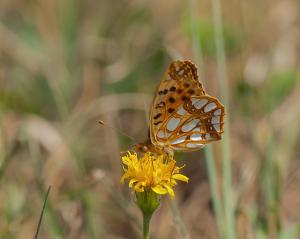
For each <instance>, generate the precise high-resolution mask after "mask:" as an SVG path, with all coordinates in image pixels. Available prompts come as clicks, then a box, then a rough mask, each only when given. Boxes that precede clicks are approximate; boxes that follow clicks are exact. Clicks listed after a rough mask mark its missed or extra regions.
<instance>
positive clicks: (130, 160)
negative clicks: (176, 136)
mask: <svg viewBox="0 0 300 239" xmlns="http://www.w3.org/2000/svg"><path fill="white" fill-rule="evenodd" d="M122 162H123V164H124V165H125V166H124V167H123V169H124V174H123V176H122V178H121V180H120V181H121V183H124V181H125V180H126V179H127V180H128V181H129V183H128V185H129V188H133V190H134V191H136V192H144V191H147V190H149V189H151V190H152V191H153V192H155V193H157V194H161V195H162V194H167V193H168V194H169V195H170V196H171V197H172V198H173V197H174V196H175V194H174V191H173V189H172V187H174V186H175V185H176V184H177V182H176V180H180V181H184V182H188V180H189V179H188V177H186V176H184V175H182V174H180V173H179V171H180V169H181V168H183V167H178V166H176V161H175V160H174V159H173V158H172V157H171V156H168V155H166V154H159V155H155V154H152V153H150V152H147V153H145V154H144V155H143V156H142V157H141V158H138V156H137V154H136V152H130V151H128V152H127V154H126V155H124V156H122Z"/></svg>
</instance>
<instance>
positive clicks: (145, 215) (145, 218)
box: [143, 213, 152, 239]
mask: <svg viewBox="0 0 300 239" xmlns="http://www.w3.org/2000/svg"><path fill="white" fill-rule="evenodd" d="M151 217H152V213H143V239H149V238H150V233H149V227H150V220H151Z"/></svg>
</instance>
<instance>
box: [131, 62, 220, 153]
mask: <svg viewBox="0 0 300 239" xmlns="http://www.w3.org/2000/svg"><path fill="white" fill-rule="evenodd" d="M224 115H225V112H224V106H223V105H222V104H221V103H220V101H219V100H218V99H216V98H215V97H212V96H210V95H208V94H206V93H205V91H204V89H203V86H202V84H201V82H200V81H199V79H198V75H197V67H196V66H195V65H194V64H193V63H192V62H191V61H179V60H178V61H174V62H172V63H171V64H170V66H169V67H168V69H167V70H166V72H165V74H164V76H163V78H162V80H161V82H160V84H159V86H158V89H157V91H156V93H155V96H154V100H153V103H152V107H151V111H150V126H149V138H148V139H147V140H146V142H144V143H140V144H137V145H136V149H137V150H138V151H139V152H146V151H150V152H153V153H162V152H167V153H169V154H173V152H174V150H176V151H194V150H198V149H200V148H203V147H204V145H205V144H207V143H209V142H212V141H216V140H220V139H221V138H222V134H223V132H224Z"/></svg>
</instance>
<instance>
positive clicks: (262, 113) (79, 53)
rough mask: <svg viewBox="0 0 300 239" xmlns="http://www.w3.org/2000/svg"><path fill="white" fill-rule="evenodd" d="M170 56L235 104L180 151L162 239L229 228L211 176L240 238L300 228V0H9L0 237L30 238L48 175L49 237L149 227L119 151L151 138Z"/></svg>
mask: <svg viewBox="0 0 300 239" xmlns="http://www.w3.org/2000/svg"><path fill="white" fill-rule="evenodd" d="M220 4H221V5H220ZM224 53H225V55H224ZM174 59H189V60H192V61H193V62H195V63H197V65H198V69H199V75H200V76H201V79H202V82H203V83H204V85H205V89H206V91H207V93H208V94H210V95H213V96H217V97H219V98H220V99H221V101H222V102H224V101H225V104H226V106H227V108H226V113H227V115H226V119H225V122H226V124H227V132H226V135H227V136H225V139H224V140H223V141H222V142H216V143H214V144H213V147H212V148H209V149H210V150H209V151H206V153H205V151H204V150H201V151H197V152H193V153H182V154H176V155H175V157H176V159H178V160H179V161H180V163H182V164H186V167H185V168H184V170H183V172H184V174H185V175H187V176H188V177H189V178H190V182H189V183H188V184H183V183H181V184H179V185H178V186H177V187H176V189H175V190H176V198H175V200H174V201H172V202H170V201H169V200H168V199H167V198H164V199H163V203H162V205H161V208H160V210H158V211H157V212H156V214H155V215H154V217H153V219H152V225H151V228H152V234H153V235H152V236H153V238H163V239H165V238H166V239H168V238H185V239H186V238H207V239H215V238H219V236H218V233H217V231H218V230H217V229H218V228H219V229H220V225H218V223H217V222H216V221H218V220H219V222H220V221H221V222H222V220H225V219H220V217H219V216H218V215H217V216H216V214H215V211H214V205H215V204H214V203H213V200H212V199H213V197H212V194H211V189H210V185H211V184H209V181H210V180H211V179H214V180H215V181H216V182H217V185H219V187H218V193H219V195H220V198H221V204H222V205H223V203H222V202H223V200H222V198H223V195H226V193H227V196H230V197H229V198H230V204H231V206H232V208H231V212H232V216H233V218H232V219H231V220H232V222H233V223H232V224H231V225H234V226H233V227H232V228H231V229H233V231H234V234H235V238H238V239H248V238H249V239H252V238H253V239H254V238H272V239H273V238H288V239H293V238H294V239H299V238H300V188H299V185H300V153H299V145H300V144H299V143H300V124H299V121H300V106H299V104H300V81H299V63H300V3H299V1H298V0H272V1H271V0H264V1H262V0H253V1H245V0H240V1H238V0H227V1H221V2H219V1H218V0H198V1H197V0H190V1H180V0H173V1H171V0H165V1H144V0H139V1H136V0H132V1H125V0H123V1H122V0H112V1H109V0H101V1H92V0H87V1H79V0H75V1H71V0H31V1H24V0H1V1H0V180H1V182H0V183H1V187H0V215H1V216H0V238H3V239H11V238H22V239H27V238H33V237H34V235H35V233H36V231H37V223H38V219H39V215H40V213H41V210H42V206H43V202H44V198H45V194H46V191H47V189H48V187H49V186H50V185H51V187H52V189H51V193H50V196H49V198H48V202H47V207H46V209H45V215H44V218H43V222H42V226H41V229H40V231H39V238H43V239H47V238H71V239H77V238H78V239H85V238H89V239H94V238H111V239H121V238H141V215H140V212H139V210H138V209H137V208H136V206H135V204H134V197H133V195H132V193H131V192H130V191H129V190H128V187H127V186H126V185H120V183H119V179H120V176H121V175H122V168H121V164H120V156H119V153H120V151H122V150H126V149H128V148H129V147H131V146H132V145H134V144H135V143H136V142H140V141H143V140H145V138H146V137H147V128H148V126H147V121H148V112H149V109H150V106H151V100H152V97H153V94H154V91H155V89H156V87H157V85H158V83H159V80H160V77H161V76H162V74H163V72H164V70H165V69H166V68H167V67H168V65H169V64H170V62H171V61H172V60H174ZM224 83H225V84H224ZM99 119H101V120H103V121H104V122H105V125H99V124H98V123H97V122H98V120H99ZM120 131H122V132H124V133H126V134H128V135H130V136H131V137H132V138H133V140H132V139H130V138H128V137H126V136H124V135H123V134H121V133H120ZM207 152H210V153H207ZM226 155H227V156H228V158H229V160H230V163H231V173H232V174H231V175H232V187H231V188H226V186H225V187H222V184H223V180H224V172H223V171H224V170H223V163H222V162H223V159H224V157H225V158H226ZM207 158H209V159H210V160H213V162H215V167H214V169H215V171H216V174H215V175H211V174H210V173H208V172H209V171H208V170H207V168H209V167H210V166H208V164H207V162H212V161H208V160H206V159H207ZM226 172H227V173H228V172H230V170H229V169H227V171H226ZM211 176H213V177H211ZM227 177H228V175H227ZM209 179H210V180H209ZM225 180H226V177H225ZM229 182H230V180H229ZM229 185H230V184H229ZM227 186H228V184H227ZM228 193H229V194H228ZM224 205H225V204H224ZM224 210H225V211H226V205H225V208H224ZM216 219H218V220H216ZM227 223H228V222H227ZM227 238H228V237H227ZM231 238H234V237H231ZM231 238H230V239H231Z"/></svg>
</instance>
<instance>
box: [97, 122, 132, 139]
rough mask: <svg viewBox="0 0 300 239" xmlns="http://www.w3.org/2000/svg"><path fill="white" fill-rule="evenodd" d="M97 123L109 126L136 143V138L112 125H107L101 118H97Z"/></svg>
mask: <svg viewBox="0 0 300 239" xmlns="http://www.w3.org/2000/svg"><path fill="white" fill-rule="evenodd" d="M98 123H99V124H100V125H103V126H106V127H108V128H110V129H113V130H115V131H117V132H118V133H120V134H122V135H123V136H126V137H127V138H129V139H130V140H131V141H133V142H134V143H137V142H136V140H135V139H134V138H133V137H132V136H130V135H128V134H126V133H125V132H123V131H122V130H120V129H118V128H115V127H113V126H111V125H107V124H106V123H105V122H104V121H103V120H98Z"/></svg>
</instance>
